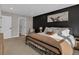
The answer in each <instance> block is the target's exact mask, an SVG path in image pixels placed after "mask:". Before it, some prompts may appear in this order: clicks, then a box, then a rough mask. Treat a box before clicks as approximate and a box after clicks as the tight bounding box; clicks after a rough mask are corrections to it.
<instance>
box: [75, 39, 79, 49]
mask: <svg viewBox="0 0 79 59" xmlns="http://www.w3.org/2000/svg"><path fill="white" fill-rule="evenodd" d="M75 39H76V46H75V49H77V50H79V38H75Z"/></svg>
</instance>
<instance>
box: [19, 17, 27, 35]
mask: <svg viewBox="0 0 79 59" xmlns="http://www.w3.org/2000/svg"><path fill="white" fill-rule="evenodd" d="M19 25H20V27H19V29H20V34H21V35H26V18H25V17H19Z"/></svg>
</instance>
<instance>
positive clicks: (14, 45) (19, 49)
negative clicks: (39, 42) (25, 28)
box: [5, 36, 38, 55]
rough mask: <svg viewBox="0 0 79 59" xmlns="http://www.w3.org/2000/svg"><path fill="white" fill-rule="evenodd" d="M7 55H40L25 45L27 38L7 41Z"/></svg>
mask: <svg viewBox="0 0 79 59" xmlns="http://www.w3.org/2000/svg"><path fill="white" fill-rule="evenodd" d="M5 55H38V53H37V52H36V51H34V50H33V49H32V48H30V47H29V46H27V45H26V44H25V36H21V37H19V38H12V39H5Z"/></svg>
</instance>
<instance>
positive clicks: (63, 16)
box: [47, 11, 68, 22]
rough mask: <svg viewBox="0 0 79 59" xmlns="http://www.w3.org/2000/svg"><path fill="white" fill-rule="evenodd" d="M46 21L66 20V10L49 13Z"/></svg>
mask: <svg viewBox="0 0 79 59" xmlns="http://www.w3.org/2000/svg"><path fill="white" fill-rule="evenodd" d="M47 18H48V19H47V22H57V21H68V11H65V12H62V13H57V14H53V15H49V16H48V17H47Z"/></svg>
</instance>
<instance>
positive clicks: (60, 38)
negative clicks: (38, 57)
mask: <svg viewBox="0 0 79 59" xmlns="http://www.w3.org/2000/svg"><path fill="white" fill-rule="evenodd" d="M38 34H40V35H44V36H48V37H51V38H54V39H55V40H57V41H60V40H62V39H64V38H63V37H60V36H59V35H57V34H56V33H55V34H53V35H48V34H45V33H38ZM69 38H70V39H71V41H72V45H71V43H70V42H69V41H68V40H66V39H65V41H67V43H68V44H69V45H71V46H73V47H74V46H75V39H74V37H73V36H72V35H70V37H69Z"/></svg>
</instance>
